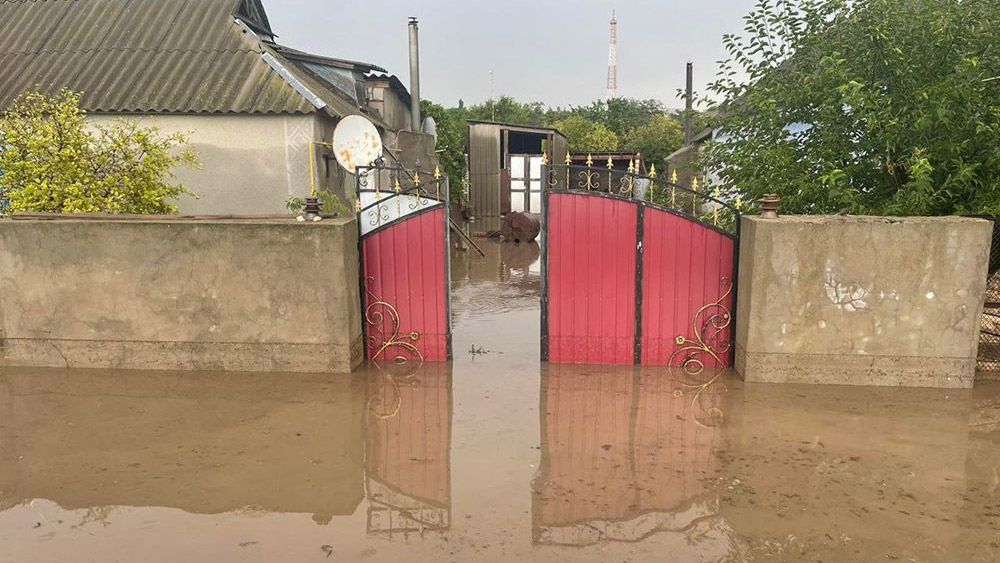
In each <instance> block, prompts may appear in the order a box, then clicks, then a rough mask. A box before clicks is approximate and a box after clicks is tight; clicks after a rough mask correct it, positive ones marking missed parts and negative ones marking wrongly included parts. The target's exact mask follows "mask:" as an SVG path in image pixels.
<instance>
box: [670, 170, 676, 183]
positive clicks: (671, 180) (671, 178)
mask: <svg viewBox="0 0 1000 563" xmlns="http://www.w3.org/2000/svg"><path fill="white" fill-rule="evenodd" d="M670 183H671V184H676V183H677V171H676V170H674V172H673V174H671V175H670Z"/></svg>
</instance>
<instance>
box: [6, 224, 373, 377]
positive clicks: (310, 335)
mask: <svg viewBox="0 0 1000 563" xmlns="http://www.w3.org/2000/svg"><path fill="white" fill-rule="evenodd" d="M357 256H358V253H357V225H356V223H355V221H354V219H353V218H352V219H337V220H327V221H323V222H321V223H310V224H301V223H296V222H294V221H293V220H291V219H289V220H287V221H284V220H282V221H263V220H259V221H212V222H193V221H181V220H169V219H149V220H144V221H118V222H116V221H94V220H81V219H76V220H74V219H63V220H58V221H10V220H7V221H0V365H3V366H34V367H73V368H121V369H158V370H162V369H182V370H192V369H193V370H233V371H299V372H301V371H317V372H319V371H322V372H341V373H343V372H349V371H351V369H352V368H354V367H356V366H357V365H358V364H359V363H360V362H361V359H362V358H361V355H362V350H361V311H360V297H359V293H358V259H357Z"/></svg>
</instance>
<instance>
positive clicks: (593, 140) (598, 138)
mask: <svg viewBox="0 0 1000 563" xmlns="http://www.w3.org/2000/svg"><path fill="white" fill-rule="evenodd" d="M552 126H553V127H554V128H556V129H558V130H559V132H560V133H562V134H563V135H566V140H567V141H568V142H569V150H570V151H571V152H607V151H616V150H618V136H617V135H615V134H614V133H613V132H612V131H611V130H610V129H608V128H607V127H605V126H604V125H601V124H600V123H595V122H593V121H588V120H587V119H585V118H583V117H580V116H578V115H573V116H570V117H567V118H565V119H562V120H560V121H556V122H555V123H553V124H552Z"/></svg>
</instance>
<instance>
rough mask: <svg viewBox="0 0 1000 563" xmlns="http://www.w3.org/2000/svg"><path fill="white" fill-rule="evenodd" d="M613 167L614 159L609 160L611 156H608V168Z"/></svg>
mask: <svg viewBox="0 0 1000 563" xmlns="http://www.w3.org/2000/svg"><path fill="white" fill-rule="evenodd" d="M614 168H615V161H613V160H611V157H610V156H609V157H608V170H614Z"/></svg>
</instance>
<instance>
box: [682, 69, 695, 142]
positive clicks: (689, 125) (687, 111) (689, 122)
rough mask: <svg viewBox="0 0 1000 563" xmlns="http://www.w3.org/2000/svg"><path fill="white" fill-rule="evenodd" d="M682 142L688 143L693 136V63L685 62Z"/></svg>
mask: <svg viewBox="0 0 1000 563" xmlns="http://www.w3.org/2000/svg"><path fill="white" fill-rule="evenodd" d="M684 98H685V99H684V144H685V145H690V144H691V138H692V137H693V136H694V131H692V129H693V128H694V114H693V110H694V63H688V64H687V87H686V88H685V90H684Z"/></svg>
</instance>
